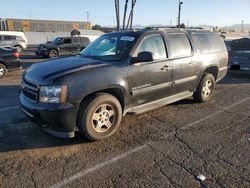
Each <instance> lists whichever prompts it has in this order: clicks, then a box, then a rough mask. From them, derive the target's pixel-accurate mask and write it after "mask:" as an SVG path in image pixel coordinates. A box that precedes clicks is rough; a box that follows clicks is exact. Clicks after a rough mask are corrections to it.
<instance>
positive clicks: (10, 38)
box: [3, 35, 16, 40]
mask: <svg viewBox="0 0 250 188" xmlns="http://www.w3.org/2000/svg"><path fill="white" fill-rule="evenodd" d="M15 39H16V37H15V36H10V35H5V36H3V40H15Z"/></svg>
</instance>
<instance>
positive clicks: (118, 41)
mask: <svg viewBox="0 0 250 188" xmlns="http://www.w3.org/2000/svg"><path fill="white" fill-rule="evenodd" d="M134 42H135V37H133V36H123V35H120V34H113V35H103V36H101V37H99V38H98V39H96V40H95V41H94V42H93V43H91V44H90V45H88V46H87V47H86V48H85V49H84V50H83V51H82V52H81V55H82V56H83V57H88V58H96V59H101V60H104V61H105V60H106V61H116V60H119V59H121V58H122V57H123V56H124V55H125V54H127V53H128V52H129V50H130V48H131V47H132V45H133V43H134Z"/></svg>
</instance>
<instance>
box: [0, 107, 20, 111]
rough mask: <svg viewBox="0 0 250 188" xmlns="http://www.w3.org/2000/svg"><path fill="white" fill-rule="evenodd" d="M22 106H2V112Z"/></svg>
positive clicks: (0, 109)
mask: <svg viewBox="0 0 250 188" xmlns="http://www.w3.org/2000/svg"><path fill="white" fill-rule="evenodd" d="M19 108H20V106H12V107H7V108H0V112H4V111H8V110H16V109H19Z"/></svg>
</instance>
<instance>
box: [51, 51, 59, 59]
mask: <svg viewBox="0 0 250 188" xmlns="http://www.w3.org/2000/svg"><path fill="white" fill-rule="evenodd" d="M49 57H50V58H56V57H58V52H57V51H56V50H50V51H49Z"/></svg>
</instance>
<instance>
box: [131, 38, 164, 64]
mask: <svg viewBox="0 0 250 188" xmlns="http://www.w3.org/2000/svg"><path fill="white" fill-rule="evenodd" d="M144 51H147V52H152V54H153V59H154V60H158V59H164V58H166V57H167V54H166V47H165V44H164V41H163V38H162V36H161V35H153V36H148V37H146V38H145V39H144V40H143V41H142V43H141V44H140V45H139V47H138V49H137V52H136V54H137V55H138V54H139V53H140V52H144Z"/></svg>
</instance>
